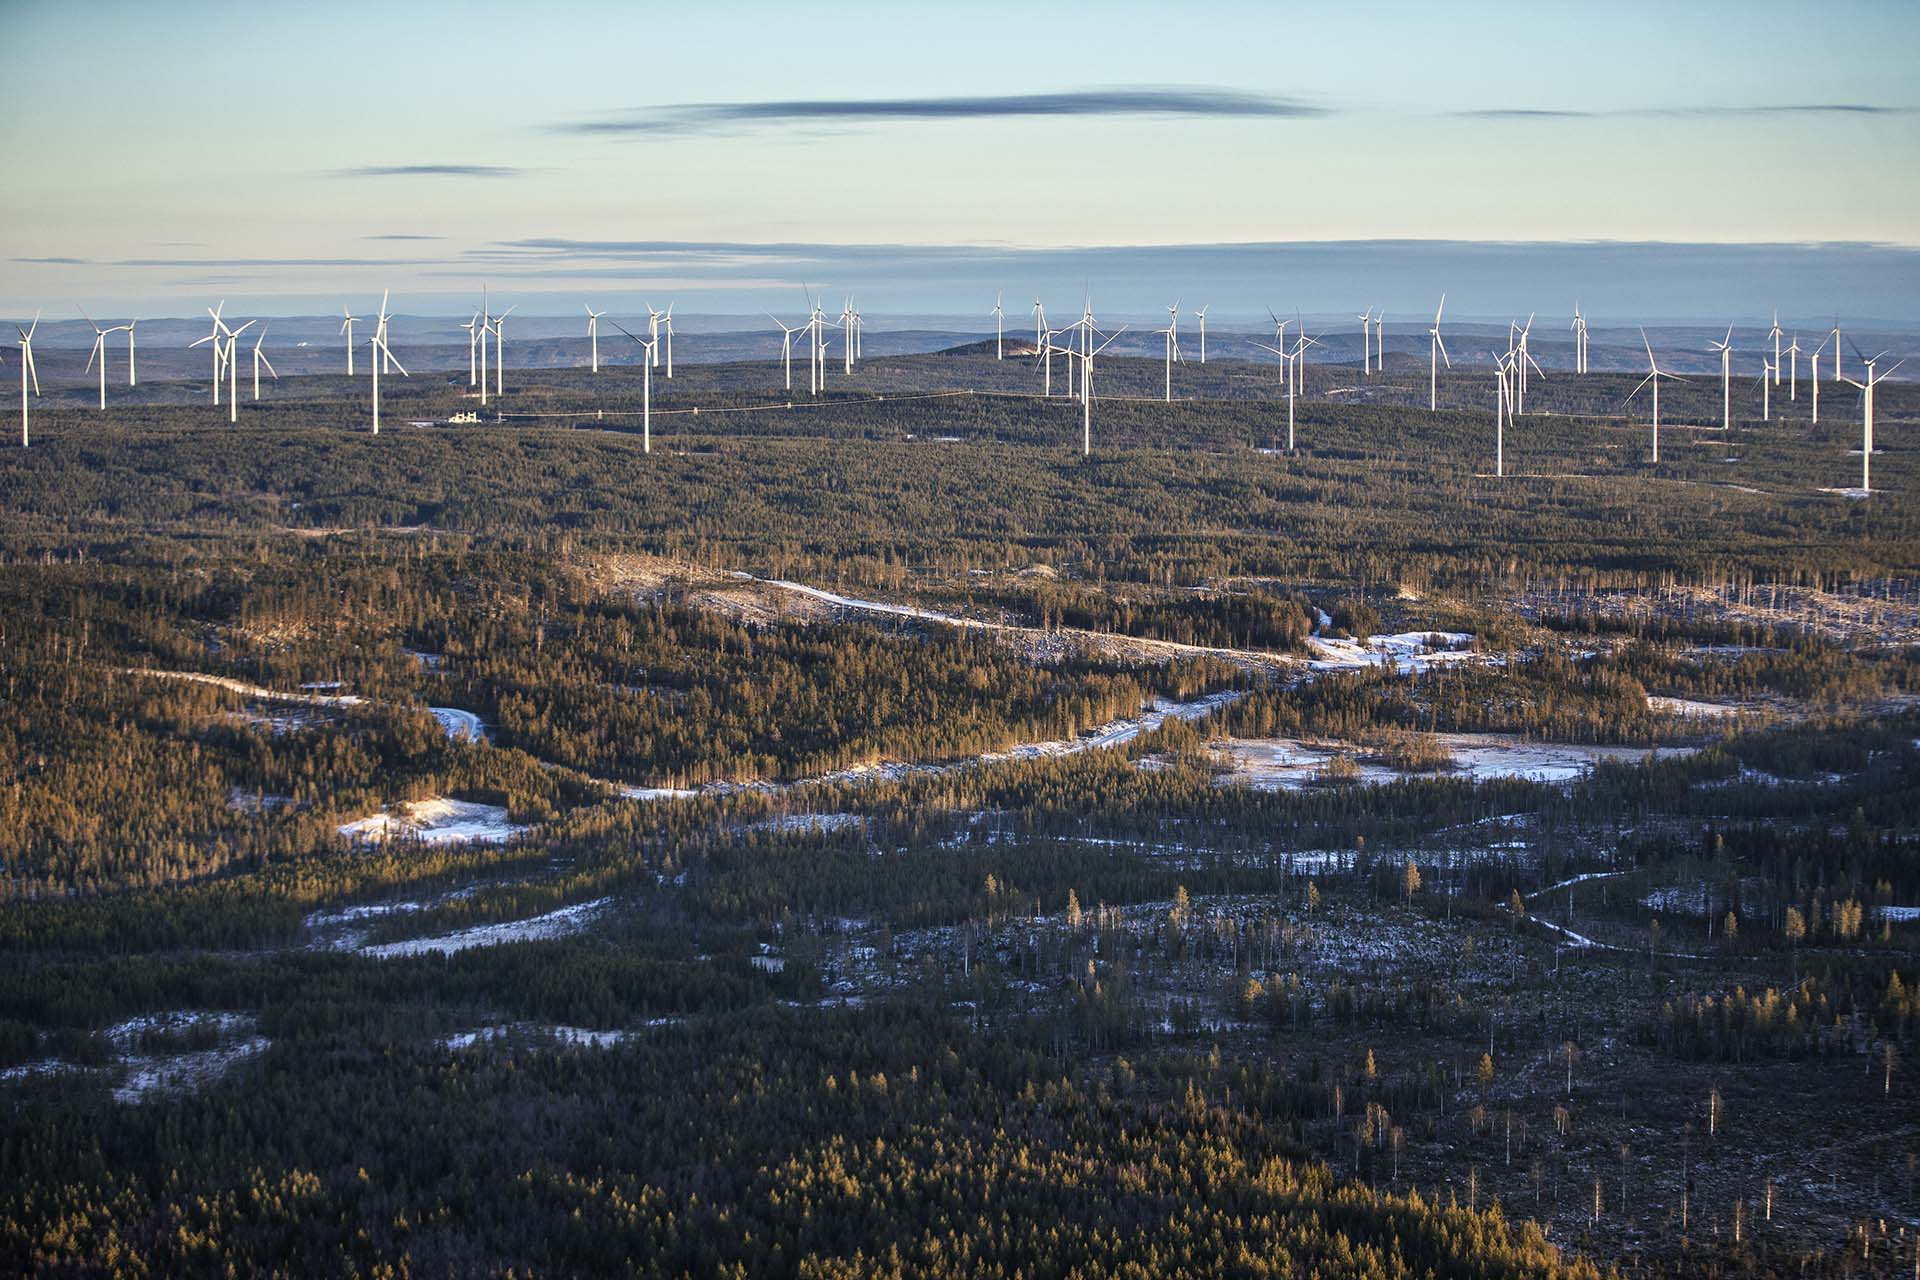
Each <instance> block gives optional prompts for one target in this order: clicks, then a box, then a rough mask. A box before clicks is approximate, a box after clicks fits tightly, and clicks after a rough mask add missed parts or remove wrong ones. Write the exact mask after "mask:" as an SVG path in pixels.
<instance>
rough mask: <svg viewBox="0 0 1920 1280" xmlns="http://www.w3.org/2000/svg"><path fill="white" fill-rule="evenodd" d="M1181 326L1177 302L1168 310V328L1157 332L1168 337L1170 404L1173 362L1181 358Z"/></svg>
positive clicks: (1168, 393) (1168, 395)
mask: <svg viewBox="0 0 1920 1280" xmlns="http://www.w3.org/2000/svg"><path fill="white" fill-rule="evenodd" d="M1179 325H1180V304H1179V303H1178V302H1175V303H1174V304H1173V305H1172V306H1170V307H1168V308H1167V327H1166V328H1164V329H1160V330H1158V331H1157V332H1159V333H1162V334H1164V335H1166V339H1167V385H1166V396H1165V398H1166V401H1167V403H1169V404H1171V403H1172V402H1173V362H1174V361H1176V360H1178V359H1179V358H1180V336H1179V333H1178V329H1179Z"/></svg>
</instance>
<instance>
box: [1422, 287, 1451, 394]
mask: <svg viewBox="0 0 1920 1280" xmlns="http://www.w3.org/2000/svg"><path fill="white" fill-rule="evenodd" d="M1446 309H1447V295H1446V294H1444V293H1443V294H1441V295H1440V305H1439V306H1437V307H1435V308H1434V309H1433V328H1431V329H1429V330H1427V336H1428V337H1430V338H1432V339H1433V342H1432V343H1431V344H1430V345H1429V346H1428V348H1427V412H1428V413H1432V412H1434V411H1435V410H1437V409H1438V408H1439V407H1440V361H1442V360H1445V361H1446V362H1447V368H1449V369H1451V368H1453V358H1452V357H1451V356H1449V355H1447V344H1446V343H1444V342H1442V341H1441V340H1440V313H1441V312H1442V311H1445V310H1446Z"/></svg>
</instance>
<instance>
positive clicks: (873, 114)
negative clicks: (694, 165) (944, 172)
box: [552, 87, 1331, 135]
mask: <svg viewBox="0 0 1920 1280" xmlns="http://www.w3.org/2000/svg"><path fill="white" fill-rule="evenodd" d="M1328 114H1331V112H1330V109H1329V108H1327V107H1324V106H1321V105H1320V104H1318V103H1314V102H1308V101H1306V100H1304V99H1300V98H1281V97H1274V96H1271V95H1268V94H1259V93H1246V92H1242V91H1239V90H1233V89H1195V88H1142V87H1135V88H1119V89H1088V90H1081V91H1077V92H1069V93H1014V94H997V95H981V94H973V95H965V96H956V97H941V98H811V99H789V100H785V101H775V102H686V103H677V104H672V105H668V106H661V107H650V108H644V109H641V110H636V111H628V112H621V113H619V114H617V115H613V116H609V117H606V118H603V119H598V120H575V121H567V122H564V123H561V124H556V125H554V126H552V128H553V129H554V131H556V132H560V133H574V134H587V135H594V134H611V135H622V134H681V133H703V132H709V131H712V130H716V129H728V128H739V127H744V126H754V125H793V124H860V123H881V122H887V121H903V120H906V121H915V120H922V121H924V120H936V121H937V120H982V119H999V118H1004V117H1010V116H1184V117H1219V118H1267V119H1300V118H1305V117H1312V116H1324V115H1328Z"/></svg>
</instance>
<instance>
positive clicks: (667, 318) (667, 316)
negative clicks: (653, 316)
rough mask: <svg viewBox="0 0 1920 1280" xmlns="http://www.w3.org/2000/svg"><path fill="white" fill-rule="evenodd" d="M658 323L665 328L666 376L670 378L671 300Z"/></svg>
mask: <svg viewBox="0 0 1920 1280" xmlns="http://www.w3.org/2000/svg"><path fill="white" fill-rule="evenodd" d="M660 323H661V324H663V325H665V326H666V329H667V377H669V378H671V377H673V304H672V303H671V302H669V303H668V304H667V309H666V311H664V312H663V313H661V316H660Z"/></svg>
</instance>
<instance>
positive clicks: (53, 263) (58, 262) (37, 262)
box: [14, 258, 93, 267]
mask: <svg viewBox="0 0 1920 1280" xmlns="http://www.w3.org/2000/svg"><path fill="white" fill-rule="evenodd" d="M14 261H15V262H20V263H27V264H31V265H33V266H37V267H88V266H92V265H93V259H92V258H15V259H14Z"/></svg>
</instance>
